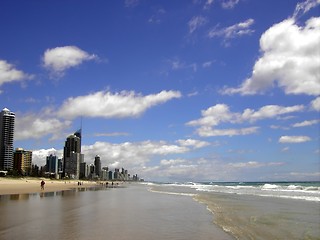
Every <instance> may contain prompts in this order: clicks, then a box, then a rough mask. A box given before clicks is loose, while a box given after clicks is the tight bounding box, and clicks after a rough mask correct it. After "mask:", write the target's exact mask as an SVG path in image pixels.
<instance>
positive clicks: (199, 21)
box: [188, 16, 207, 33]
mask: <svg viewBox="0 0 320 240" xmlns="http://www.w3.org/2000/svg"><path fill="white" fill-rule="evenodd" d="M206 23H207V19H206V18H205V17H203V16H194V17H193V18H191V20H190V21H189V22H188V26H189V33H193V32H194V31H196V30H197V29H198V28H199V27H201V26H203V25H205V24H206Z"/></svg>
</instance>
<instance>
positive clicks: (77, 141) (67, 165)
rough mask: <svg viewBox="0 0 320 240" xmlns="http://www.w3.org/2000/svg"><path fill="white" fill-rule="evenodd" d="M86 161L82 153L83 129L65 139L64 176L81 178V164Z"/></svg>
mask: <svg viewBox="0 0 320 240" xmlns="http://www.w3.org/2000/svg"><path fill="white" fill-rule="evenodd" d="M83 162H84V155H83V154H81V131H78V132H76V133H74V134H71V135H70V136H69V137H67V139H66V141H65V146H64V149H63V174H64V177H68V178H72V179H79V176H80V164H81V163H83Z"/></svg>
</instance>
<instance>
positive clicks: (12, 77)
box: [0, 59, 33, 86]
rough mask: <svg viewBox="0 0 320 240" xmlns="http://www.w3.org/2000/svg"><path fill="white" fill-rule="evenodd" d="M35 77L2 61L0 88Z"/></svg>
mask: <svg viewBox="0 0 320 240" xmlns="http://www.w3.org/2000/svg"><path fill="white" fill-rule="evenodd" d="M32 77H33V76H32V75H29V74H26V73H24V72H23V71H21V70H18V69H16V68H15V66H14V65H12V64H10V63H8V62H7V61H5V60H1V59H0V86H1V85H3V84H5V83H9V82H18V81H22V80H25V79H31V78H32Z"/></svg>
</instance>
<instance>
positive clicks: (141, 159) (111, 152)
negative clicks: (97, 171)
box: [82, 141, 190, 169]
mask: <svg viewBox="0 0 320 240" xmlns="http://www.w3.org/2000/svg"><path fill="white" fill-rule="evenodd" d="M188 151H190V149H189V148H188V147H185V146H179V145H175V144H169V143H167V142H165V141H143V142H136V143H131V142H124V143H118V144H112V143H108V142H96V143H94V144H93V145H84V146H83V147H82V152H83V153H84V154H85V159H86V161H88V162H90V161H91V159H94V156H95V155H96V154H98V155H99V156H100V157H101V162H102V164H103V165H105V166H110V165H112V164H115V163H117V162H118V163H117V164H118V166H120V165H121V166H122V167H126V168H130V169H131V168H135V167H142V166H145V164H146V163H147V162H149V161H150V159H151V158H152V157H154V156H165V155H170V154H181V153H186V152H188Z"/></svg>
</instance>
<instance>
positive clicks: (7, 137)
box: [0, 108, 15, 170]
mask: <svg viewBox="0 0 320 240" xmlns="http://www.w3.org/2000/svg"><path fill="white" fill-rule="evenodd" d="M14 122H15V114H14V113H13V112H11V111H10V110H9V109H7V108H4V109H3V110H2V111H1V112H0V170H12V168H13V137H14Z"/></svg>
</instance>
